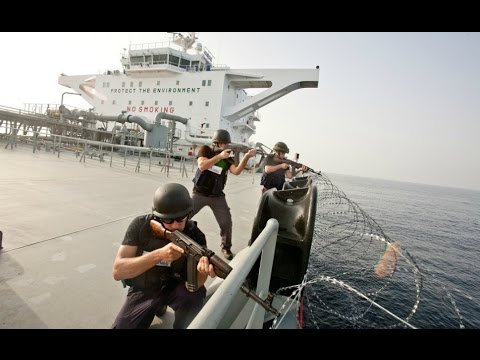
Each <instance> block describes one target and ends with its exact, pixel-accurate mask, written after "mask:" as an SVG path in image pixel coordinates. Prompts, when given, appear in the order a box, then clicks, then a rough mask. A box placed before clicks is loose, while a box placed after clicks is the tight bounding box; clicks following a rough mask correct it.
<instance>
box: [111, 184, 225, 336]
mask: <svg viewBox="0 0 480 360" xmlns="http://www.w3.org/2000/svg"><path fill="white" fill-rule="evenodd" d="M192 209H193V205H192V200H191V198H190V194H189V192H188V190H187V189H186V188H185V187H184V186H183V185H180V184H174V183H170V184H164V185H160V186H159V187H158V189H157V190H156V191H155V195H154V198H153V209H152V213H151V214H146V215H141V216H138V217H136V218H135V219H133V220H132V222H131V223H130V225H129V227H128V229H127V232H126V234H125V238H124V239H123V242H122V245H120V248H119V250H118V253H117V256H116V258H115V261H114V264H113V278H114V279H115V280H122V281H123V282H124V284H126V285H129V286H130V288H129V290H128V294H127V299H126V301H125V304H124V305H123V307H122V308H121V310H120V312H119V314H118V315H117V318H116V319H115V321H114V323H113V325H112V328H114V329H147V328H148V327H149V326H150V325H151V323H152V321H153V319H154V317H155V315H158V316H160V315H163V313H165V311H166V306H167V305H168V306H170V307H171V308H172V309H173V310H174V311H175V321H174V323H173V328H174V329H185V328H186V327H187V326H188V325H189V324H190V322H191V321H192V320H193V318H194V317H195V316H196V315H197V313H198V312H199V311H200V310H201V308H202V306H203V301H204V299H205V296H206V289H205V286H204V284H205V281H206V280H207V278H208V276H209V275H210V276H211V277H215V276H216V273H215V271H214V268H213V265H212V264H210V262H209V259H208V257H207V256H201V257H199V259H197V261H198V264H197V261H196V262H195V263H196V269H194V270H196V274H195V277H196V279H195V286H194V287H192V286H190V284H189V283H188V280H189V279H188V276H190V277H191V275H192V271H193V270H192V269H188V266H189V265H188V262H187V258H186V257H185V256H183V255H184V252H185V251H184V250H183V249H182V248H181V247H179V246H177V245H175V244H174V243H172V242H171V241H170V240H169V239H168V237H167V236H166V233H167V230H168V232H169V233H170V232H175V231H177V230H178V231H180V232H182V233H184V234H185V235H187V236H188V237H190V238H192V239H193V240H195V241H196V242H197V243H198V244H200V245H202V246H206V239H205V235H204V233H203V232H202V231H201V230H200V229H199V228H198V227H197V222H196V221H193V220H188V216H189V214H190V213H191V211H192ZM159 229H160V230H162V231H160V230H159ZM189 274H190V275H189Z"/></svg>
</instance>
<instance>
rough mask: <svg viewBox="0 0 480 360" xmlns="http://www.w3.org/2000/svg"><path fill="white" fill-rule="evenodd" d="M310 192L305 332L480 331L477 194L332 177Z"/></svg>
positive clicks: (479, 214)
mask: <svg viewBox="0 0 480 360" xmlns="http://www.w3.org/2000/svg"><path fill="white" fill-rule="evenodd" d="M317 187H318V190H319V191H318V193H319V194H318V206H317V215H316V224H315V232H314V240H313V244H312V252H311V257H310V262H309V269H308V273H307V278H306V280H307V281H308V283H307V285H306V286H305V288H304V290H305V294H306V297H305V311H304V317H305V319H304V327H305V328H422V329H463V328H466V329H468V328H477V329H478V328H480V192H479V191H474V190H467V189H458V188H447V187H440V186H431V185H423V184H413V183H405V182H395V181H387V180H379V179H371V178H362V177H354V176H345V175H335V174H329V175H328V177H326V176H324V178H323V179H320V181H319V182H318V184H317ZM390 244H395V245H396V246H397V245H398V246H399V249H400V250H399V251H398V252H394V255H395V261H392V260H391V259H392V257H390V261H392V264H389V266H391V269H392V271H390V272H389V273H388V274H387V275H385V276H383V277H379V276H378V272H377V273H376V269H378V266H379V262H381V261H382V256H383V254H385V252H386V251H387V249H388V248H389V247H390V246H391V245H390ZM390 255H391V254H390ZM383 258H385V257H384V256H383Z"/></svg>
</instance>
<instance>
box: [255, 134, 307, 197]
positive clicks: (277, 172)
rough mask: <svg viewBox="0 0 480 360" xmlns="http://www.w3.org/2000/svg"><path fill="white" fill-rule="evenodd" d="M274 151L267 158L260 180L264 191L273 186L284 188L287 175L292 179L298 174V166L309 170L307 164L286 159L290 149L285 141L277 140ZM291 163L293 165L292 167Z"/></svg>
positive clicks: (303, 169)
mask: <svg viewBox="0 0 480 360" xmlns="http://www.w3.org/2000/svg"><path fill="white" fill-rule="evenodd" d="M273 151H274V153H273V154H270V155H268V156H267V158H266V159H265V167H264V170H263V175H262V179H261V180H260V185H263V189H262V193H264V192H265V191H267V190H269V189H272V188H276V189H277V190H282V188H283V184H284V183H285V177H287V178H289V179H291V178H293V177H294V176H295V175H296V174H297V171H296V170H295V168H296V167H299V168H300V170H299V171H301V172H306V171H308V170H309V168H308V167H307V166H305V165H302V164H299V163H295V162H293V161H289V160H287V159H285V154H288V153H289V151H290V150H289V149H288V146H287V144H285V143H284V142H281V141H279V142H277V143H276V144H275V146H274V147H273ZM290 165H292V167H291V168H290Z"/></svg>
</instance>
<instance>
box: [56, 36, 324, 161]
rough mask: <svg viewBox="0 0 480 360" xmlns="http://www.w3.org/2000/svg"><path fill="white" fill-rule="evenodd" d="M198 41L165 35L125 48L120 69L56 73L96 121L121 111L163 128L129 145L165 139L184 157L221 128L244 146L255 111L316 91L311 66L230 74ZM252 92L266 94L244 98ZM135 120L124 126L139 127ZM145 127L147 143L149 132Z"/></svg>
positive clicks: (252, 129)
mask: <svg viewBox="0 0 480 360" xmlns="http://www.w3.org/2000/svg"><path fill="white" fill-rule="evenodd" d="M197 40H198V34H197V33H172V34H171V39H170V40H168V41H164V42H157V43H148V44H132V45H130V47H129V49H128V52H125V53H124V55H123V56H122V59H121V64H122V66H123V70H122V71H120V70H112V71H106V72H105V73H103V74H88V75H75V76H67V75H63V74H62V75H61V76H60V77H59V80H58V82H59V84H60V85H63V86H66V87H69V88H70V89H72V90H74V91H75V92H78V93H79V94H80V95H81V96H82V97H83V98H84V99H85V100H86V101H87V102H88V103H90V104H91V105H92V106H93V107H94V112H95V113H97V114H100V117H99V118H98V119H101V117H102V116H104V119H108V120H112V118H111V117H112V116H119V115H121V114H123V116H124V117H128V116H130V115H131V116H133V117H135V118H137V119H138V118H142V121H141V123H145V122H146V123H150V124H154V125H155V126H160V127H162V129H163V131H159V132H157V133H158V134H161V135H160V137H161V140H160V141H154V142H152V141H149V142H147V141H145V142H144V143H142V144H135V145H144V146H153V147H163V145H164V143H165V144H166V143H168V141H171V142H172V143H173V144H174V145H173V147H172V148H171V150H172V151H174V152H177V153H185V154H186V153H187V152H188V153H189V154H193V153H194V152H195V149H196V148H197V146H198V145H202V144H210V143H211V137H212V135H213V132H214V131H215V130H217V129H220V128H221V129H226V130H228V131H229V132H230V134H231V137H232V142H235V143H239V144H244V145H247V146H248V145H249V139H250V137H251V136H252V135H253V134H255V132H256V125H255V122H256V121H259V115H258V112H257V110H258V109H259V108H261V107H263V106H265V105H267V104H269V103H270V102H272V101H274V100H276V99H278V98H280V97H282V96H284V95H286V94H288V93H289V92H291V91H294V90H297V89H301V88H309V87H318V77H319V69H318V66H317V67H316V68H315V69H248V70H245V69H236V70H233V69H230V68H229V67H227V66H216V65H214V63H213V59H214V56H213V55H212V53H211V52H210V51H209V50H208V49H207V48H206V47H205V46H203V45H202V44H201V43H199V42H198V41H197ZM251 88H257V89H258V88H263V89H265V90H264V91H262V92H261V93H259V94H257V95H254V96H249V95H248V93H247V91H246V90H247V89H251ZM178 119H183V120H181V121H178ZM125 122H126V121H124V123H125ZM128 122H130V121H128ZM139 123H140V122H137V123H136V124H135V123H133V124H129V126H130V127H134V128H136V129H139V128H138V125H139ZM140 125H141V124H140ZM113 127H114V124H113V123H111V125H110V124H109V125H108V129H107V130H109V129H111V128H113ZM142 127H143V126H142ZM144 130H145V139H147V137H148V134H147V133H146V132H148V131H149V130H147V129H144ZM165 146H166V145H165ZM166 147H167V146H166Z"/></svg>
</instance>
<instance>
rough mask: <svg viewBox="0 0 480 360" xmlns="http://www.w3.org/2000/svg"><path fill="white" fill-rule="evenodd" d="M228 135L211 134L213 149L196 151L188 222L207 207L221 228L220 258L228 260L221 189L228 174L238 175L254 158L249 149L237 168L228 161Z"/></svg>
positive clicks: (228, 219) (228, 225)
mask: <svg viewBox="0 0 480 360" xmlns="http://www.w3.org/2000/svg"><path fill="white" fill-rule="evenodd" d="M230 143H231V138H230V133H229V132H228V131H227V130H224V129H219V130H216V131H215V132H214V133H213V137H212V145H213V147H210V146H207V145H203V146H202V147H201V148H200V149H199V150H198V159H197V163H198V168H197V172H196V173H195V177H194V178H193V184H194V186H193V193H192V201H193V211H192V214H191V215H190V218H192V217H194V216H195V215H196V214H197V213H198V212H199V211H200V210H201V209H202V208H203V207H205V206H209V207H210V209H212V212H213V215H214V216H215V219H216V220H217V223H218V225H219V226H220V236H221V238H222V244H221V245H220V247H221V248H222V253H223V256H224V257H225V258H226V259H227V260H231V259H232V258H233V254H232V251H231V248H232V228H233V224H232V214H231V212H230V207H229V206H228V204H227V200H226V199H225V193H224V192H223V189H224V188H225V184H226V182H227V174H228V172H231V173H232V174H234V175H240V174H241V172H242V171H243V170H244V169H245V166H246V165H247V162H248V159H250V158H251V157H253V156H255V154H256V150H255V149H249V150H248V151H247V153H246V154H245V156H244V157H243V159H242V160H241V161H240V163H239V164H238V165H235V164H234V161H233V159H232V158H230V152H231V151H232V149H229V148H228V145H229V144H230Z"/></svg>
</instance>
